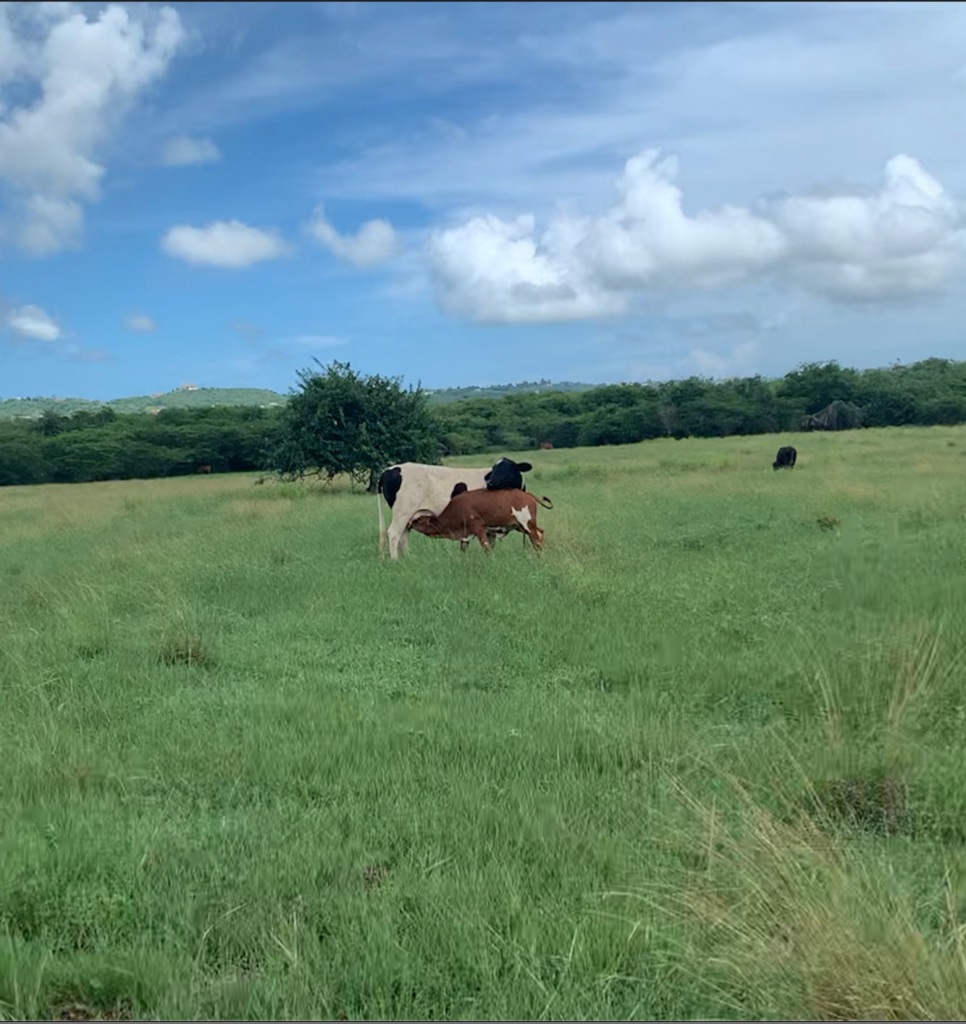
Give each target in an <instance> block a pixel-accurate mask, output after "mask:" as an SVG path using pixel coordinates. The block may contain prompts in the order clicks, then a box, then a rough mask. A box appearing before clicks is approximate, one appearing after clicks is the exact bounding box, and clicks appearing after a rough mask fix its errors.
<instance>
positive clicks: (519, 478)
mask: <svg viewBox="0 0 966 1024" xmlns="http://www.w3.org/2000/svg"><path fill="white" fill-rule="evenodd" d="M531 469H533V466H531V465H530V463H529V462H514V461H513V459H507V458H502V459H500V461H499V462H497V463H496V464H495V465H494V466H493V468H492V469H491V470H490V472H489V473H487V474H486V476H485V477H484V478H483V479H484V480H485V481H486V489H487V490H488V491H525V490H526V489H527V485H526V484H525V483H524V482H523V474H524V473H529V472H530V470H531Z"/></svg>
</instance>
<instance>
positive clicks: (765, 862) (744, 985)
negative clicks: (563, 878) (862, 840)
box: [664, 780, 966, 1020]
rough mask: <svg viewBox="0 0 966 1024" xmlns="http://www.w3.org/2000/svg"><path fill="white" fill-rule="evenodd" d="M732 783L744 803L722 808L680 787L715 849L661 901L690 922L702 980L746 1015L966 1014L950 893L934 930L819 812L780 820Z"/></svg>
mask: <svg viewBox="0 0 966 1024" xmlns="http://www.w3.org/2000/svg"><path fill="white" fill-rule="evenodd" d="M731 788H732V790H733V792H734V793H735V794H736V795H737V798H738V799H737V807H738V813H737V814H735V815H732V816H729V817H728V818H725V817H724V816H723V815H722V814H721V812H720V808H716V807H715V805H713V804H708V803H707V802H702V801H699V800H697V799H695V798H694V797H692V796H691V795H690V794H688V793H686V792H685V791H684V790H683V789H681V788H680V787H679V793H680V794H681V796H682V798H683V799H684V801H685V803H686V804H687V805H688V806H690V808H691V809H692V810H693V811H694V812H695V814H696V815H697V818H698V820H699V821H700V823H701V826H702V831H703V838H702V842H701V845H702V847H703V848H704V849H706V850H708V851H709V853H708V857H707V859H706V861H705V863H704V865H703V867H702V869H701V870H700V871H695V872H692V874H691V877H690V880H689V884H688V885H687V886H686V887H685V888H684V889H683V890H682V892H681V893H680V894H678V895H675V896H672V897H669V898H668V899H667V900H666V901H665V902H664V905H665V908H666V909H668V910H670V911H671V913H672V914H673V915H674V916H675V917H676V918H677V919H678V920H679V921H680V922H681V923H683V924H685V925H686V926H689V934H690V936H691V938H690V943H689V945H688V948H687V949H686V952H685V957H686V961H687V962H688V963H689V964H690V969H691V971H692V972H694V973H695V974H696V975H697V976H698V979H699V981H700V982H701V983H703V984H709V985H712V986H713V987H715V988H717V989H718V994H719V995H721V996H723V997H724V999H725V1001H726V1002H728V1003H730V1004H731V1005H733V1007H734V1008H735V1009H736V1010H739V1011H740V1012H741V1013H742V1014H744V1015H746V1017H751V1018H764V1019H774V1020H781V1019H799V1018H800V1019H811V1020H962V1019H963V1014H964V1013H966V941H964V929H963V928H962V927H961V926H960V925H959V924H958V922H957V920H956V916H955V912H954V908H953V906H952V903H951V900H950V901H947V912H948V921H947V926H946V928H945V929H943V932H944V933H943V934H932V935H930V934H927V933H926V932H924V931H923V929H922V928H921V927H920V926H919V924H918V923H917V920H916V916H915V911H914V906H913V901H912V900H911V899H910V898H909V897H908V896H907V895H906V894H904V893H902V892H901V891H898V890H897V889H896V888H895V886H894V878H893V876H892V874H891V872H890V871H889V869H888V867H887V866H884V865H882V864H881V863H880V862H878V861H875V860H870V859H869V858H867V857H863V856H862V854H861V853H860V852H857V851H856V849H855V848H854V847H851V846H849V845H846V844H845V843H843V842H841V841H838V840H834V839H832V838H830V837H829V835H828V833H827V831H826V830H825V829H824V828H823V827H822V822H821V821H820V820H819V818H818V817H813V816H812V815H809V814H806V813H802V814H800V815H799V816H798V818H797V820H795V821H794V822H790V823H789V822H784V821H781V820H779V819H778V817H777V816H775V815H773V814H772V813H771V812H770V811H769V810H768V809H766V808H765V807H764V806H762V805H761V803H760V802H758V801H757V800H755V798H754V797H753V796H752V795H751V794H750V793H749V792H748V791H747V790H746V789H745V788H744V787H743V786H742V785H741V783H739V782H737V781H736V780H731ZM937 883H940V884H941V880H940V879H937ZM695 925H697V926H698V928H697V929H695V927H694V926H695Z"/></svg>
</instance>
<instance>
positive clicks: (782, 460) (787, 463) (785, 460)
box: [771, 444, 798, 469]
mask: <svg viewBox="0 0 966 1024" xmlns="http://www.w3.org/2000/svg"><path fill="white" fill-rule="evenodd" d="M797 459H798V452H797V451H795V449H794V448H793V447H792V446H791V445H790V444H789V445H785V447H784V448H779V449H778V454H777V455H776V456H775V461H774V462H773V463H772V464H771V465H772V469H781V468H782V467H786V468H787V469H792V468H793V467H794V465H795V462H796V461H797Z"/></svg>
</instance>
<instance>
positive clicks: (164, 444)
mask: <svg viewBox="0 0 966 1024" xmlns="http://www.w3.org/2000/svg"><path fill="white" fill-rule="evenodd" d="M280 412H281V410H279V409H262V408H259V407H258V406H248V407H245V406H240V407H231V406H221V407H217V406H216V407H214V408H209V409H165V410H164V411H163V412H160V413H158V415H156V416H149V415H144V414H143V413H142V414H136V413H128V414H124V413H122V414H118V413H115V412H114V410H113V409H101V410H99V411H97V412H93V413H91V412H77V413H74V414H73V415H72V416H62V415H60V414H58V413H55V412H51V411H49V410H48V411H47V412H45V413H44V414H43V415H42V416H41V417H40V418H38V419H35V420H28V421H24V420H20V421H9V422H0V485H2V484H35V483H79V482H82V481H90V480H128V479H134V478H140V479H147V478H150V477H158V476H178V475H183V474H185V473H194V472H196V471H197V469H198V467H199V466H202V465H204V466H210V467H211V471H212V472H215V473H229V472H238V471H242V470H251V469H256V468H258V467H259V466H261V465H262V464H263V463H264V461H265V451H266V447H267V446H268V445H269V444H271V443H272V442H273V441H274V437H275V433H276V431H277V429H278V422H279V419H280Z"/></svg>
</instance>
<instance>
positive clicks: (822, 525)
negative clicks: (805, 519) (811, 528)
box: [815, 516, 842, 531]
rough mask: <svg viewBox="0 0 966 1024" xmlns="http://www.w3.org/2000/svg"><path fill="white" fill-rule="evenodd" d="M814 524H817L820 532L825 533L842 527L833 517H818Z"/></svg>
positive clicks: (840, 521) (839, 520) (839, 521)
mask: <svg viewBox="0 0 966 1024" xmlns="http://www.w3.org/2000/svg"><path fill="white" fill-rule="evenodd" d="M815 522H816V523H818V528H819V529H820V530H827V531H831V530H837V529H838V528H839V527H840V526H841V525H842V520H841V519H836V518H835V516H819V517H818V519H816V520H815Z"/></svg>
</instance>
